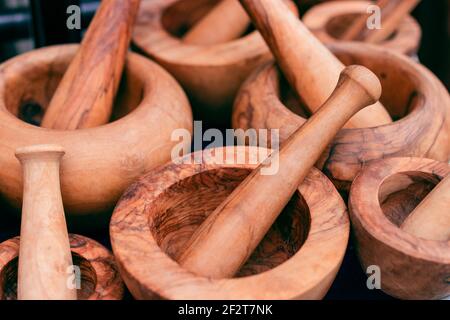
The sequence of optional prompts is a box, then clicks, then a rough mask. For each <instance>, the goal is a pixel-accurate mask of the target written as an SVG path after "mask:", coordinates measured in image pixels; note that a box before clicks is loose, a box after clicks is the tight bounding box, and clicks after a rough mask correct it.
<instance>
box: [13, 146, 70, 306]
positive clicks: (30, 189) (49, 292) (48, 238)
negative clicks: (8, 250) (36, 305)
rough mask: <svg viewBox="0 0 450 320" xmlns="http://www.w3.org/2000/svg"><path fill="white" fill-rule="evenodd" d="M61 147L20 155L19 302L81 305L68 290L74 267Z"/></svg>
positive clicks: (37, 148) (19, 152)
mask: <svg viewBox="0 0 450 320" xmlns="http://www.w3.org/2000/svg"><path fill="white" fill-rule="evenodd" d="M63 155H64V151H63V149H62V148H61V147H59V146H55V145H37V146H30V147H25V148H20V149H17V151H16V157H17V158H18V159H19V161H20V163H21V165H22V170H23V205H22V224H21V230H20V249H19V271H18V282H17V287H18V293H17V294H18V299H19V300H76V299H77V292H76V290H75V289H71V288H70V287H69V286H68V279H69V276H70V274H68V273H67V272H68V270H69V267H71V266H72V254H71V250H70V243H69V236H68V233H67V226H66V220H65V217H64V208H63V204H62V198H61V190H60V181H59V168H60V160H61V158H62V156H63Z"/></svg>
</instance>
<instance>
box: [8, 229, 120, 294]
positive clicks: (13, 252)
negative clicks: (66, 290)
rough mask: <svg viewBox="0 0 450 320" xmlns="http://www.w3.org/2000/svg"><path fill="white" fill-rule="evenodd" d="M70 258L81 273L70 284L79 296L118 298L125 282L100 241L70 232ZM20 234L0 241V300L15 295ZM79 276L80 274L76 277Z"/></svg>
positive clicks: (110, 255)
mask: <svg viewBox="0 0 450 320" xmlns="http://www.w3.org/2000/svg"><path fill="white" fill-rule="evenodd" d="M69 241H70V247H71V251H72V261H73V264H74V265H75V267H76V268H79V269H77V270H79V271H80V272H81V274H78V275H75V277H74V278H73V279H69V277H70V276H71V275H70V274H67V275H66V276H67V278H68V279H69V280H70V283H71V285H75V286H77V285H80V288H77V297H78V300H120V299H122V298H123V293H124V286H123V282H122V279H121V278H120V275H119V271H118V270H117V266H116V262H115V261H114V256H113V255H112V254H111V252H109V250H108V249H106V248H105V247H104V246H102V245H101V244H100V243H98V242H96V241H94V240H92V239H89V238H86V237H83V236H80V235H75V234H69ZM19 248H20V237H15V238H12V239H9V240H7V241H4V242H3V243H0V275H1V276H0V300H16V299H17V269H18V268H17V264H18V260H19V250H20V249H19ZM77 277H79V278H77ZM72 280H75V281H72Z"/></svg>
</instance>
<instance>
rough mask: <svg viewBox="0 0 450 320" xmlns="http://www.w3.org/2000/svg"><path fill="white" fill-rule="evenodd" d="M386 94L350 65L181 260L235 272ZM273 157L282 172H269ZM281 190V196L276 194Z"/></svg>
mask: <svg viewBox="0 0 450 320" xmlns="http://www.w3.org/2000/svg"><path fill="white" fill-rule="evenodd" d="M380 96H381V85H380V82H379V80H378V79H377V77H376V76H375V75H374V74H373V73H372V72H371V71H370V70H368V69H366V68H364V67H361V66H350V67H347V68H345V69H344V70H343V71H342V73H341V76H340V78H339V82H338V84H337V87H336V90H335V91H334V92H333V94H332V95H331V96H330V98H329V99H328V100H327V101H326V102H325V104H324V105H323V106H322V108H320V109H319V110H318V111H317V113H316V114H314V115H313V116H312V117H311V118H310V119H309V120H308V122H306V123H305V124H304V125H303V126H302V127H300V128H299V129H297V130H296V131H295V132H294V133H293V134H292V136H291V137H289V139H288V140H287V141H286V142H285V144H284V145H283V147H282V148H281V149H280V151H279V152H278V151H275V152H274V153H273V154H272V155H271V156H270V157H269V158H268V159H266V160H265V161H264V162H263V163H262V164H261V165H260V166H259V167H258V168H257V169H255V170H254V171H253V172H252V174H251V175H250V176H249V177H248V178H247V179H245V180H244V181H243V182H242V183H241V184H240V185H239V187H237V188H236V189H235V190H234V191H233V193H232V194H231V195H230V196H229V197H228V198H227V199H226V200H225V201H224V202H223V203H222V204H221V205H220V206H219V207H217V209H216V210H214V212H213V213H211V214H210V215H209V216H208V218H207V219H206V220H205V222H204V223H203V224H202V225H201V227H200V228H198V229H197V230H196V232H195V233H194V235H193V236H192V238H191V239H190V241H189V242H188V245H187V246H186V249H185V250H184V252H183V254H182V255H181V257H180V258H179V262H180V263H181V265H183V267H185V268H187V269H188V270H190V271H192V272H195V273H197V274H200V275H203V276H207V277H212V278H225V277H231V276H233V275H234V274H235V273H236V272H237V271H238V270H239V269H240V268H241V266H242V265H243V264H244V263H245V261H247V259H248V258H249V256H250V255H251V254H252V252H253V250H254V249H255V248H256V247H257V245H258V244H259V242H260V241H261V239H262V238H263V237H264V235H265V234H266V233H267V231H268V230H269V228H270V226H271V225H272V224H273V223H274V221H275V220H276V218H277V217H278V215H279V214H280V212H281V211H282V209H283V208H284V206H285V205H286V204H287V202H288V201H289V199H290V198H291V197H292V195H293V194H294V192H295V190H296V189H297V187H298V186H299V185H300V184H301V183H302V181H303V179H304V178H305V177H306V175H307V174H308V172H309V170H310V169H311V168H312V167H313V166H314V164H315V162H316V161H317V160H318V158H319V157H320V155H321V154H322V152H323V151H324V150H325V148H326V147H327V146H328V144H329V143H330V142H331V141H332V139H333V138H334V136H335V134H336V133H337V132H338V131H339V130H340V129H341V128H342V126H343V125H344V124H345V123H346V122H347V121H348V120H349V119H350V118H351V117H352V116H353V115H354V114H355V113H356V112H358V111H360V110H361V109H362V108H364V107H366V106H368V105H371V104H373V103H375V102H376V101H377V100H378V99H379V97H380ZM273 161H277V163H278V164H279V168H278V170H277V172H276V173H273V174H270V175H264V170H265V168H266V167H267V166H269V165H270V164H271V163H272V162H273ZM274 190H276V194H274Z"/></svg>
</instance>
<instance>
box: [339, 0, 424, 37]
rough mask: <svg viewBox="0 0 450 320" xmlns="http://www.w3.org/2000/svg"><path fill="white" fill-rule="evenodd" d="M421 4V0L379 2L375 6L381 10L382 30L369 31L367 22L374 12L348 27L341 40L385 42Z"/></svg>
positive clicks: (383, 0)
mask: <svg viewBox="0 0 450 320" xmlns="http://www.w3.org/2000/svg"><path fill="white" fill-rule="evenodd" d="M419 2H420V0H377V1H376V2H375V3H374V4H373V5H375V6H378V7H379V8H380V10H381V28H380V29H378V28H376V29H369V28H368V27H367V20H368V19H369V17H370V15H371V14H373V12H372V13H367V14H363V15H361V16H360V17H359V18H357V19H356V20H355V21H354V23H353V24H351V25H350V26H349V27H348V29H347V31H346V32H344V34H343V35H342V36H341V40H347V41H351V40H359V41H365V42H368V43H377V42H380V41H383V40H385V39H387V38H389V36H390V35H391V34H392V33H393V32H394V31H395V30H396V29H397V27H398V26H399V24H400V23H401V21H402V20H403V19H404V18H405V17H406V16H407V15H408V14H409V13H410V12H411V11H412V10H413V9H414V8H415V7H416V6H417V5H418V4H419Z"/></svg>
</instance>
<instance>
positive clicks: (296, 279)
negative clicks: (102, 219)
mask: <svg viewBox="0 0 450 320" xmlns="http://www.w3.org/2000/svg"><path fill="white" fill-rule="evenodd" d="M240 2H241V4H243V6H244V8H245V9H246V11H247V12H248V13H249V16H250V17H251V18H252V21H253V23H254V25H255V27H256V28H257V29H258V31H260V32H261V34H262V36H263V37H264V38H265V40H266V41H267V43H268V44H269V47H270V48H271V49H272V52H273V54H274V56H275V58H276V59H277V62H278V63H279V65H280V67H281V69H282V70H283V73H284V75H285V77H286V79H287V81H288V82H289V83H291V84H292V88H293V90H295V93H293V92H286V91H287V90H286V89H285V88H284V89H283V88H282V87H281V85H280V81H284V80H279V73H278V70H277V69H276V68H275V67H274V66H273V64H272V63H271V64H267V65H265V66H263V67H261V68H260V69H259V70H258V71H256V72H255V73H254V74H253V75H252V76H250V77H249V79H248V80H247V82H246V83H245V84H244V85H243V87H242V89H241V91H240V94H239V96H238V99H237V101H236V104H235V110H234V117H233V123H234V124H235V127H237V128H244V129H248V128H257V129H259V128H270V129H275V128H281V133H282V140H283V141H284V143H283V144H282V147H281V149H280V151H273V153H272V154H271V156H270V157H269V158H267V159H266V160H264V161H262V163H260V164H259V165H252V164H241V165H237V164H236V163H235V162H233V161H231V162H227V161H223V162H222V163H220V161H219V163H218V162H217V161H216V160H217V159H216V158H215V157H212V156H210V154H220V155H221V156H223V155H224V154H229V155H231V157H230V158H231V159H235V158H236V157H238V156H239V155H242V154H244V155H245V156H246V157H248V158H252V157H254V156H255V154H259V153H260V152H262V149H261V148H255V147H244V146H240V147H226V148H221V149H214V150H210V151H209V152H208V153H206V152H201V153H196V154H192V155H188V156H186V158H189V157H192V158H201V159H202V162H201V164H192V162H189V161H186V162H185V161H180V163H178V164H177V163H170V164H167V165H165V166H162V167H160V168H158V169H156V170H154V171H152V172H150V173H148V174H147V175H145V176H143V177H142V178H141V179H139V180H138V181H137V182H136V183H135V184H133V185H132V186H131V187H130V188H129V189H128V190H127V191H126V192H125V194H124V195H123V196H122V198H121V200H120V201H119V203H118V205H117V206H116V209H115V211H114V214H113V217H112V220H111V224H110V235H111V243H112V247H113V252H114V254H115V257H116V260H117V262H118V266H119V269H120V272H121V275H122V277H123V279H124V281H125V283H126V285H127V287H128V288H129V290H130V291H131V293H132V294H133V296H134V297H135V298H138V299H158V298H164V299H320V298H322V297H324V295H325V294H326V292H327V291H328V289H329V287H330V285H331V283H332V282H333V280H334V277H335V276H336V273H337V271H338V270H339V267H340V264H341V262H342V258H343V255H344V253H345V250H346V247H347V241H348V233H349V220H348V218H347V214H346V206H345V203H344V202H343V200H342V198H341V197H340V196H339V194H338V193H337V191H336V190H335V189H334V187H333V185H332V183H331V181H330V180H328V179H326V178H325V176H324V175H323V174H322V173H320V172H319V171H318V170H317V169H314V168H313V169H311V168H312V166H313V165H314V164H316V166H317V167H319V168H325V170H324V172H325V173H326V174H327V175H328V176H329V177H331V178H332V179H331V180H332V181H333V182H335V184H336V185H337V186H339V188H340V189H341V191H344V190H347V191H348V190H349V187H350V185H351V183H352V182H353V180H354V178H355V176H356V174H357V173H358V172H359V171H360V169H361V168H362V166H363V164H365V163H366V162H369V161H371V160H376V159H381V158H383V157H388V156H418V157H433V158H434V159H436V160H442V161H447V160H448V155H449V147H450V146H449V140H448V126H449V122H448V121H449V120H448V116H447V113H448V109H449V106H450V104H449V100H448V99H449V98H448V94H447V93H446V91H445V89H444V88H443V86H442V84H441V83H440V82H439V81H438V80H437V79H436V78H435V77H434V76H433V75H432V74H431V73H430V72H429V71H428V70H426V69H425V68H424V67H422V66H420V65H417V64H415V63H414V62H411V61H410V60H409V59H408V58H406V57H404V56H402V55H401V54H398V53H392V52H391V51H387V50H385V49H382V48H380V47H377V46H374V45H364V46H362V45H360V44H358V45H356V44H336V45H333V47H332V50H333V52H334V53H336V54H337V55H338V56H340V57H341V58H342V60H343V61H344V62H346V63H347V64H352V63H358V64H362V65H366V66H368V67H369V68H370V69H372V70H373V71H374V72H375V74H376V75H378V76H379V78H380V80H381V85H382V86H383V89H384V90H387V93H384V95H383V97H382V99H381V100H380V102H377V101H378V99H379V98H380V96H381V85H380V82H379V81H378V79H377V77H376V76H375V75H374V74H372V73H371V72H370V71H369V70H368V69H366V68H364V67H361V66H351V67H347V68H345V67H344V64H343V63H340V62H339V61H338V60H337V59H336V58H335V57H334V56H333V54H332V53H330V51H328V50H327V49H326V48H325V47H324V46H323V45H322V44H321V43H320V41H319V40H317V39H316V38H315V37H314V36H312V35H311V33H309V32H308V31H307V29H306V28H305V27H304V26H303V25H302V24H301V22H300V21H299V20H298V19H297V18H296V17H295V15H292V14H290V13H289V10H288V8H287V6H285V5H283V4H282V2H280V1H273V0H258V1H257V0H241V1H240ZM293 44H296V45H293ZM359 47H363V48H362V49H360V50H358V48H359ZM307 52H309V55H307V54H306V53H307ZM372 52H373V53H372ZM380 54H383V55H382V57H383V59H380V58H379V57H380V56H379V55H380ZM377 55H378V57H377ZM292 70H295V72H294V71H292ZM263 72H264V73H263ZM339 74H340V80H339V82H338V83H337V79H338V78H339ZM254 83H258V84H259V87H257V88H256V89H254V91H251V89H252V85H253V84H254ZM336 83H337V86H336ZM398 83H402V85H403V87H398V86H396V84H397V85H398ZM267 87H269V89H270V90H271V91H270V92H269V90H268V89H267ZM258 90H259V91H258ZM294 94H298V95H299V96H301V98H302V100H301V101H302V103H304V104H305V105H307V106H308V107H310V110H308V112H305V110H303V108H301V109H302V110H300V106H299V105H298V104H297V105H294V106H292V109H297V111H298V112H303V114H304V115H305V116H308V117H309V116H310V114H312V115H311V117H310V119H309V120H308V121H307V120H306V119H302V118H300V117H299V116H295V114H294V113H293V112H292V111H290V110H289V109H288V108H287V107H284V106H283V104H282V102H281V100H280V98H278V96H280V95H284V97H287V99H289V101H290V102H292V101H293V100H295V96H294ZM330 94H331V96H330ZM368 105H371V106H369V107H366V108H364V107H365V106H368ZM384 107H386V108H388V110H389V111H390V112H387V111H386V110H385V109H384ZM363 108H364V109H363ZM360 109H362V110H361V111H359V110H360ZM358 111H359V112H358ZM430 112H431V114H430ZM406 114H408V115H406ZM391 116H393V118H394V120H397V119H396V118H397V117H398V118H401V117H403V119H400V120H397V121H395V122H393V120H392V119H391ZM294 119H295V121H294ZM417 120H420V121H419V122H418V123H416V122H417ZM413 122H414V125H412V123H413ZM342 127H344V129H342V130H340V129H341V128H342ZM416 130H417V131H416ZM383 133H384V134H383ZM399 135H400V136H399ZM397 138H398V139H397ZM333 139H334V140H333ZM339 139H341V140H339ZM336 141H339V142H336ZM330 145H331V147H330ZM341 145H342V146H343V147H346V148H348V151H347V154H348V160H346V158H345V157H343V155H344V156H345V154H343V153H342V152H340V149H339V148H340V147H341ZM344 150H345V149H344ZM332 156H334V157H335V158H334V160H329V157H332ZM224 159H228V157H226V158H224ZM271 161H279V164H280V166H279V171H278V172H277V173H276V174H275V175H273V176H264V175H262V174H261V172H262V170H263V168H265V167H266V166H268V165H269V163H270V162H271ZM380 161H382V160H380ZM385 161H389V160H385ZM392 161H400V160H396V158H393V159H392ZM419 161H431V162H433V163H436V167H440V171H439V172H437V171H433V175H435V176H434V178H430V180H432V181H433V182H434V183H435V184H436V183H437V180H438V178H437V177H436V176H437V175H439V178H442V177H443V176H444V174H443V173H444V171H443V169H442V168H443V167H442V166H443V164H442V163H439V162H438V161H434V160H419ZM374 163H377V162H376V161H375V162H374ZM362 172H364V170H363V171H362ZM339 174H340V175H341V176H342V177H341V176H339ZM362 174H363V173H362ZM334 175H335V176H334ZM419 176H420V177H422V176H423V175H420V174H419ZM413 181H416V180H415V179H413ZM421 181H425V179H423V178H422V180H421ZM355 183H356V182H355ZM404 186H405V184H403V185H401V186H400V187H399V188H398V189H397V190H392V189H389V188H388V187H386V188H387V189H385V190H384V191H383V192H384V193H383V194H386V195H389V194H390V193H393V192H400V191H401V192H406V193H407V192H408V191H409V190H406V191H402V190H403V187H404ZM441 188H442V187H441ZM352 190H357V187H354V188H352ZM429 190H430V188H428V190H427V191H429ZM355 192H356V191H352V196H351V199H354V198H355V196H354V195H355ZM389 192H390V193H389ZM401 192H400V193H401ZM444 193H445V191H444ZM375 194H378V193H376V192H375V191H374V192H372V193H371V195H372V196H373V197H375ZM424 195H425V191H423V192H422V194H421V196H422V198H423V196H424ZM402 197H403V196H402ZM435 197H437V198H442V192H441V193H440V194H438V195H437V196H435ZM324 199H326V201H324ZM360 199H362V200H358V199H357V197H356V200H354V201H355V202H356V203H359V202H360V203H362V204H364V203H365V201H364V197H363V198H360ZM380 199H381V198H380ZM400 199H404V200H409V199H407V198H406V197H403V198H400ZM385 200H386V199H384V198H383V201H385ZM417 200H418V199H415V203H414V206H415V205H416V204H417V203H418V201H417ZM351 201H352V200H351ZM445 201H446V200H445V198H443V199H442V202H443V203H444V204H445ZM433 202H434V201H433ZM380 203H382V202H380ZM380 203H378V209H377V210H379V211H380V212H381V209H380ZM389 203H390V202H389ZM410 203H411V202H410ZM390 204H391V203H390ZM351 205H352V207H351V209H352V218H353V219H354V220H355V221H354V224H355V225H356V226H355V230H356V231H355V232H356V235H357V243H358V246H359V252H360V256H361V260H362V263H363V265H367V263H368V262H367V261H370V262H371V261H372V260H370V259H365V257H366V256H369V257H371V258H373V259H378V260H383V259H385V260H389V256H383V254H384V253H385V252H386V254H395V252H396V250H394V249H392V251H394V253H391V252H389V251H377V252H376V253H374V254H372V251H371V245H372V244H373V243H375V240H377V239H375V240H372V239H369V240H367V239H366V238H367V236H365V234H364V232H365V233H367V234H370V233H371V232H372V231H371V229H370V228H371V226H369V225H368V224H367V223H360V225H362V226H361V227H359V225H358V212H363V213H360V215H361V216H363V217H365V216H370V213H371V211H370V209H369V211H366V208H363V209H361V210H360V211H357V210H353V204H351ZM391 205H393V204H391ZM403 205H404V204H402V203H401V202H400V201H399V202H398V204H397V206H398V207H399V208H400V209H399V208H397V207H396V208H393V209H391V210H392V211H394V210H403V211H402V214H403V217H404V216H405V215H406V212H407V211H406V210H404V209H405V208H404V207H401V206H403ZM383 206H384V204H383ZM409 206H411V204H409ZM410 208H411V209H412V208H413V207H412V206H411V207H410ZM386 210H387V209H386ZM414 216H415V215H414ZM417 217H418V218H411V221H412V222H413V224H414V223H416V224H417V223H419V224H421V222H420V221H421V218H420V217H421V215H420V214H419V215H417ZM361 219H362V218H361ZM380 219H381V218H380ZM422 219H423V218H422ZM439 219H445V217H444V218H443V216H441V217H440V218H433V219H431V220H430V223H432V222H433V223H434V224H439V223H438V221H439ZM417 221H419V222H417ZM385 222H386V221H385ZM387 224H388V223H385V225H384V226H383V228H385V227H386V228H388V229H389V228H391V229H392V228H393V226H388V225H387ZM377 226H378V225H377ZM378 227H379V226H378ZM358 228H359V229H358ZM392 231H393V230H392ZM379 232H380V233H383V230H380V231H379ZM402 232H406V231H400V229H399V230H395V231H393V232H392V237H395V236H397V235H398V234H399V233H402ZM409 237H410V238H408V241H410V242H411V241H412V242H411V243H409V246H414V244H415V243H418V242H420V241H422V240H418V238H417V236H413V235H410V236H409ZM370 241H372V242H370ZM414 241H416V242H414ZM423 241H424V242H426V241H436V240H423ZM375 245H378V246H379V247H382V245H380V244H378V243H375ZM446 245H447V243H445V242H443V243H439V244H434V246H435V247H436V248H438V250H440V251H439V252H438V253H434V254H435V256H433V257H431V258H429V257H425V258H424V257H421V256H420V255H415V254H414V253H412V252H411V251H407V250H405V251H403V253H402V256H400V257H399V258H398V259H397V261H402V262H403V263H404V265H408V264H409V263H412V260H413V258H414V257H416V258H417V259H422V260H423V261H425V262H424V263H426V262H427V261H428V262H430V264H432V263H436V270H437V271H436V272H438V273H439V276H440V278H436V277H428V278H426V277H424V278H423V279H421V281H420V282H421V283H422V291H420V293H415V294H414V290H413V289H414V287H413V286H411V285H410V284H409V283H407V282H397V288H396V289H397V290H400V291H402V292H409V295H406V294H398V293H397V292H396V291H395V290H391V289H390V287H389V283H390V282H392V281H393V280H392V278H389V277H390V276H391V275H396V274H398V273H399V272H401V271H399V269H398V268H399V266H398V265H396V264H395V263H393V264H392V265H390V266H389V267H387V268H383V267H384V266H382V271H383V273H382V279H383V276H384V275H385V274H386V278H387V279H386V282H383V286H382V289H383V290H385V291H386V292H388V293H389V294H392V295H394V296H397V297H401V298H417V297H420V296H421V297H427V298H441V297H444V296H445V295H447V294H448V291H447V290H448V289H447V288H448V284H447V286H445V281H448V280H447V279H448V278H442V275H443V274H446V273H448V267H449V261H448V246H447V247H446ZM382 249H384V248H382ZM382 249H380V250H382ZM397 251H402V249H397ZM430 251H434V248H433V247H430ZM436 257H437V258H436ZM427 259H428V260H427ZM380 263H381V262H380ZM386 263H388V262H387V261H386ZM404 265H403V266H404ZM380 266H381V265H380ZM421 272H426V269H423V270H421ZM442 280H444V282H442ZM443 283H444V285H443ZM385 284H386V288H384V285H385Z"/></svg>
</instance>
